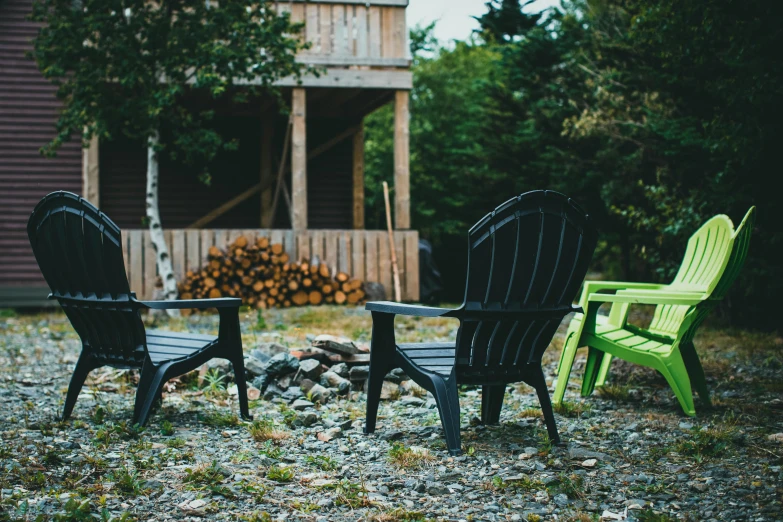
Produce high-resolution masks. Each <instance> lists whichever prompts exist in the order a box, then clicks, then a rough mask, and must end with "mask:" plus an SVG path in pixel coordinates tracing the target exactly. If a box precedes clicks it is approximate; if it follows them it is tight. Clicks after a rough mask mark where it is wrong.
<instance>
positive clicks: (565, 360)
mask: <svg viewBox="0 0 783 522" xmlns="http://www.w3.org/2000/svg"><path fill="white" fill-rule="evenodd" d="M577 336H578V333H577V332H570V333H569V334H568V337H567V338H566V341H565V342H564V343H563V351H562V352H561V355H560V366H559V370H558V373H557V386H556V387H555V396H554V403H555V404H560V403H561V402H563V396H564V395H565V392H566V388H567V387H568V378H569V376H570V375H571V367H572V366H573V365H574V357H576V349H577V347H578V346H577V345H578V342H577V339H578V337H577Z"/></svg>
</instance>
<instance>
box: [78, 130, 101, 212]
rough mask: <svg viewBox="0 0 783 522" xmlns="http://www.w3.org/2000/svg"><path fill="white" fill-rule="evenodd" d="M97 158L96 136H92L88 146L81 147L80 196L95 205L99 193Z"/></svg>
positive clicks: (97, 204)
mask: <svg viewBox="0 0 783 522" xmlns="http://www.w3.org/2000/svg"><path fill="white" fill-rule="evenodd" d="M98 158H99V155H98V136H93V137H92V139H91V140H90V146H89V147H87V148H85V149H82V196H83V197H84V198H85V199H86V200H87V201H89V202H90V203H92V204H93V205H95V206H96V207H99V206H100V194H101V191H100V168H99V165H98Z"/></svg>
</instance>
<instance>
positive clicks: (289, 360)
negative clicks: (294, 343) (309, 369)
mask: <svg viewBox="0 0 783 522" xmlns="http://www.w3.org/2000/svg"><path fill="white" fill-rule="evenodd" d="M298 369H299V359H297V358H296V357H294V356H293V355H291V354H290V353H288V352H285V353H278V354H277V355H275V356H274V357H272V358H271V359H269V360H268V361H267V362H266V363H265V364H264V370H265V371H266V372H267V373H268V374H269V375H271V376H272V377H277V376H280V375H286V374H288V373H293V372H295V371H296V370H298Z"/></svg>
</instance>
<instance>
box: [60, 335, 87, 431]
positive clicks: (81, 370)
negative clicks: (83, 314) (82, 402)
mask: <svg viewBox="0 0 783 522" xmlns="http://www.w3.org/2000/svg"><path fill="white" fill-rule="evenodd" d="M94 368H95V366H94V365H93V362H92V356H90V355H89V354H88V353H87V352H85V351H84V350H82V353H81V355H79V360H78V361H77V362H76V368H74V369H73V375H71V384H70V385H68V394H67V395H66V396H65V406H63V416H62V420H67V419H68V418H69V417H70V416H71V413H72V412H73V407H74V406H75V405H76V399H78V398H79V392H80V391H81V390H82V387H83V386H84V381H85V380H87V375H88V374H89V373H90V371H91V370H92V369H94Z"/></svg>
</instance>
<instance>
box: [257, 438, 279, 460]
mask: <svg viewBox="0 0 783 522" xmlns="http://www.w3.org/2000/svg"><path fill="white" fill-rule="evenodd" d="M259 453H260V454H261V455H265V456H267V457H269V458H270V459H274V460H279V459H280V457H282V456H283V450H282V449H281V448H280V447H279V446H276V445H275V444H274V443H273V442H272V441H271V440H267V441H264V443H263V444H262V445H261V450H260V451H259Z"/></svg>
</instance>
